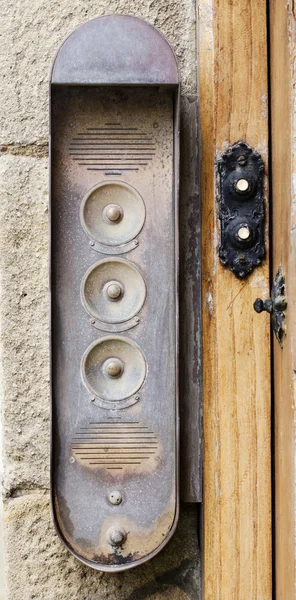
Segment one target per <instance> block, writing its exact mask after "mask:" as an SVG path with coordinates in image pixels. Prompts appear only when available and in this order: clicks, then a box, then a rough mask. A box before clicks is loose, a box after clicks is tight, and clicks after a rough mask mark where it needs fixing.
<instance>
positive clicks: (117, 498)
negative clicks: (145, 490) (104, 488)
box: [109, 490, 122, 504]
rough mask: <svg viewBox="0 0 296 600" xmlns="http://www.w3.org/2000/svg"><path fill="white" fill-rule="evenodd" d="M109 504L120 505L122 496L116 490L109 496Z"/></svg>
mask: <svg viewBox="0 0 296 600" xmlns="http://www.w3.org/2000/svg"><path fill="white" fill-rule="evenodd" d="M109 502H110V503H111V504H121V502H122V494H121V492H119V491H118V490H114V491H113V492H111V493H110V494H109Z"/></svg>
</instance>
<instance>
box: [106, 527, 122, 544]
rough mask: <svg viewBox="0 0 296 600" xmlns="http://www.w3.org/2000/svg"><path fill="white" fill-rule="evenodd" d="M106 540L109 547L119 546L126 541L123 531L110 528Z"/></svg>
mask: <svg viewBox="0 0 296 600" xmlns="http://www.w3.org/2000/svg"><path fill="white" fill-rule="evenodd" d="M107 540H108V542H109V544H111V546H121V544H123V543H124V542H125V540H126V533H125V531H124V529H121V528H119V527H118V528H117V527H111V528H110V529H109V530H108V531H107Z"/></svg>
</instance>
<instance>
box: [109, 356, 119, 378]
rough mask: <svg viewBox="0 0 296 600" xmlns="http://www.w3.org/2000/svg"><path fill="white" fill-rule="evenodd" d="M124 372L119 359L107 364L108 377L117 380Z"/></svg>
mask: <svg viewBox="0 0 296 600" xmlns="http://www.w3.org/2000/svg"><path fill="white" fill-rule="evenodd" d="M122 372H123V363H122V361H121V360H119V358H110V359H109V360H108V361H107V364H106V373H107V375H108V377H111V378H112V379H115V378H116V377H120V375H122Z"/></svg>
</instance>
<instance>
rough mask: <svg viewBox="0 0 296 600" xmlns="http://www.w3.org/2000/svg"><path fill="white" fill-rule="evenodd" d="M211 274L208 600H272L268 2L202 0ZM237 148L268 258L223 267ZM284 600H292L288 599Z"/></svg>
mask: <svg viewBox="0 0 296 600" xmlns="http://www.w3.org/2000/svg"><path fill="white" fill-rule="evenodd" d="M197 7H198V11H197V32H198V48H199V61H198V62H199V89H200V138H201V139H200V152H201V204H202V255H203V257H202V272H203V276H202V277H203V288H202V291H203V305H202V306H203V405H204V569H203V571H204V577H203V580H204V600H226V599H227V600H271V598H272V550H271V443H270V433H271V425H270V418H271V410H270V404H271V378H270V326H269V325H270V321H269V315H267V314H266V313H265V314H261V315H258V314H256V313H255V311H254V308H253V303H254V300H255V299H256V298H257V297H261V298H267V297H268V296H269V235H268V234H269V229H268V216H269V202H268V77H267V10H266V9H267V7H266V1H265V0H198V1H197ZM240 140H244V141H246V142H247V143H248V144H249V145H250V146H252V147H253V148H254V149H256V150H257V151H259V152H260V154H261V156H262V158H263V160H264V163H265V208H266V230H265V243H266V260H265V261H264V263H263V264H262V265H261V266H260V267H258V268H256V269H255V270H254V272H253V273H252V274H251V275H250V276H249V277H248V278H247V279H246V280H243V281H241V280H238V279H236V277H235V276H234V275H233V273H231V272H230V271H229V270H228V269H226V268H225V267H223V266H222V265H221V263H220V261H219V258H218V246H219V235H220V233H219V222H218V215H217V170H216V166H215V165H216V161H217V158H218V157H219V156H220V154H221V152H223V151H225V150H226V149H227V147H229V146H231V145H233V144H234V143H235V142H238V141H240ZM285 600H287V599H285Z"/></svg>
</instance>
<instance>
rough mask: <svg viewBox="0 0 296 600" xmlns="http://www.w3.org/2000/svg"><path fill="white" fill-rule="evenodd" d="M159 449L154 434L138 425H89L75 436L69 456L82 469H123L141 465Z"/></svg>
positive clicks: (116, 423)
mask: <svg viewBox="0 0 296 600" xmlns="http://www.w3.org/2000/svg"><path fill="white" fill-rule="evenodd" d="M157 450H158V438H157V436H156V435H155V433H154V431H152V429H151V428H149V427H147V426H143V425H140V424H139V423H137V422H112V423H110V422H108V423H107V422H103V423H90V424H89V425H88V426H87V427H81V428H80V429H79V431H78V432H77V433H75V435H74V438H73V442H72V453H73V455H74V456H75V458H76V459H77V460H79V461H81V463H82V464H84V465H85V466H90V467H98V468H106V469H107V470H122V469H123V468H124V467H126V466H132V465H135V466H136V465H141V464H143V463H145V462H147V461H149V460H150V459H151V458H153V457H154V456H155V454H156V452H157Z"/></svg>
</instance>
